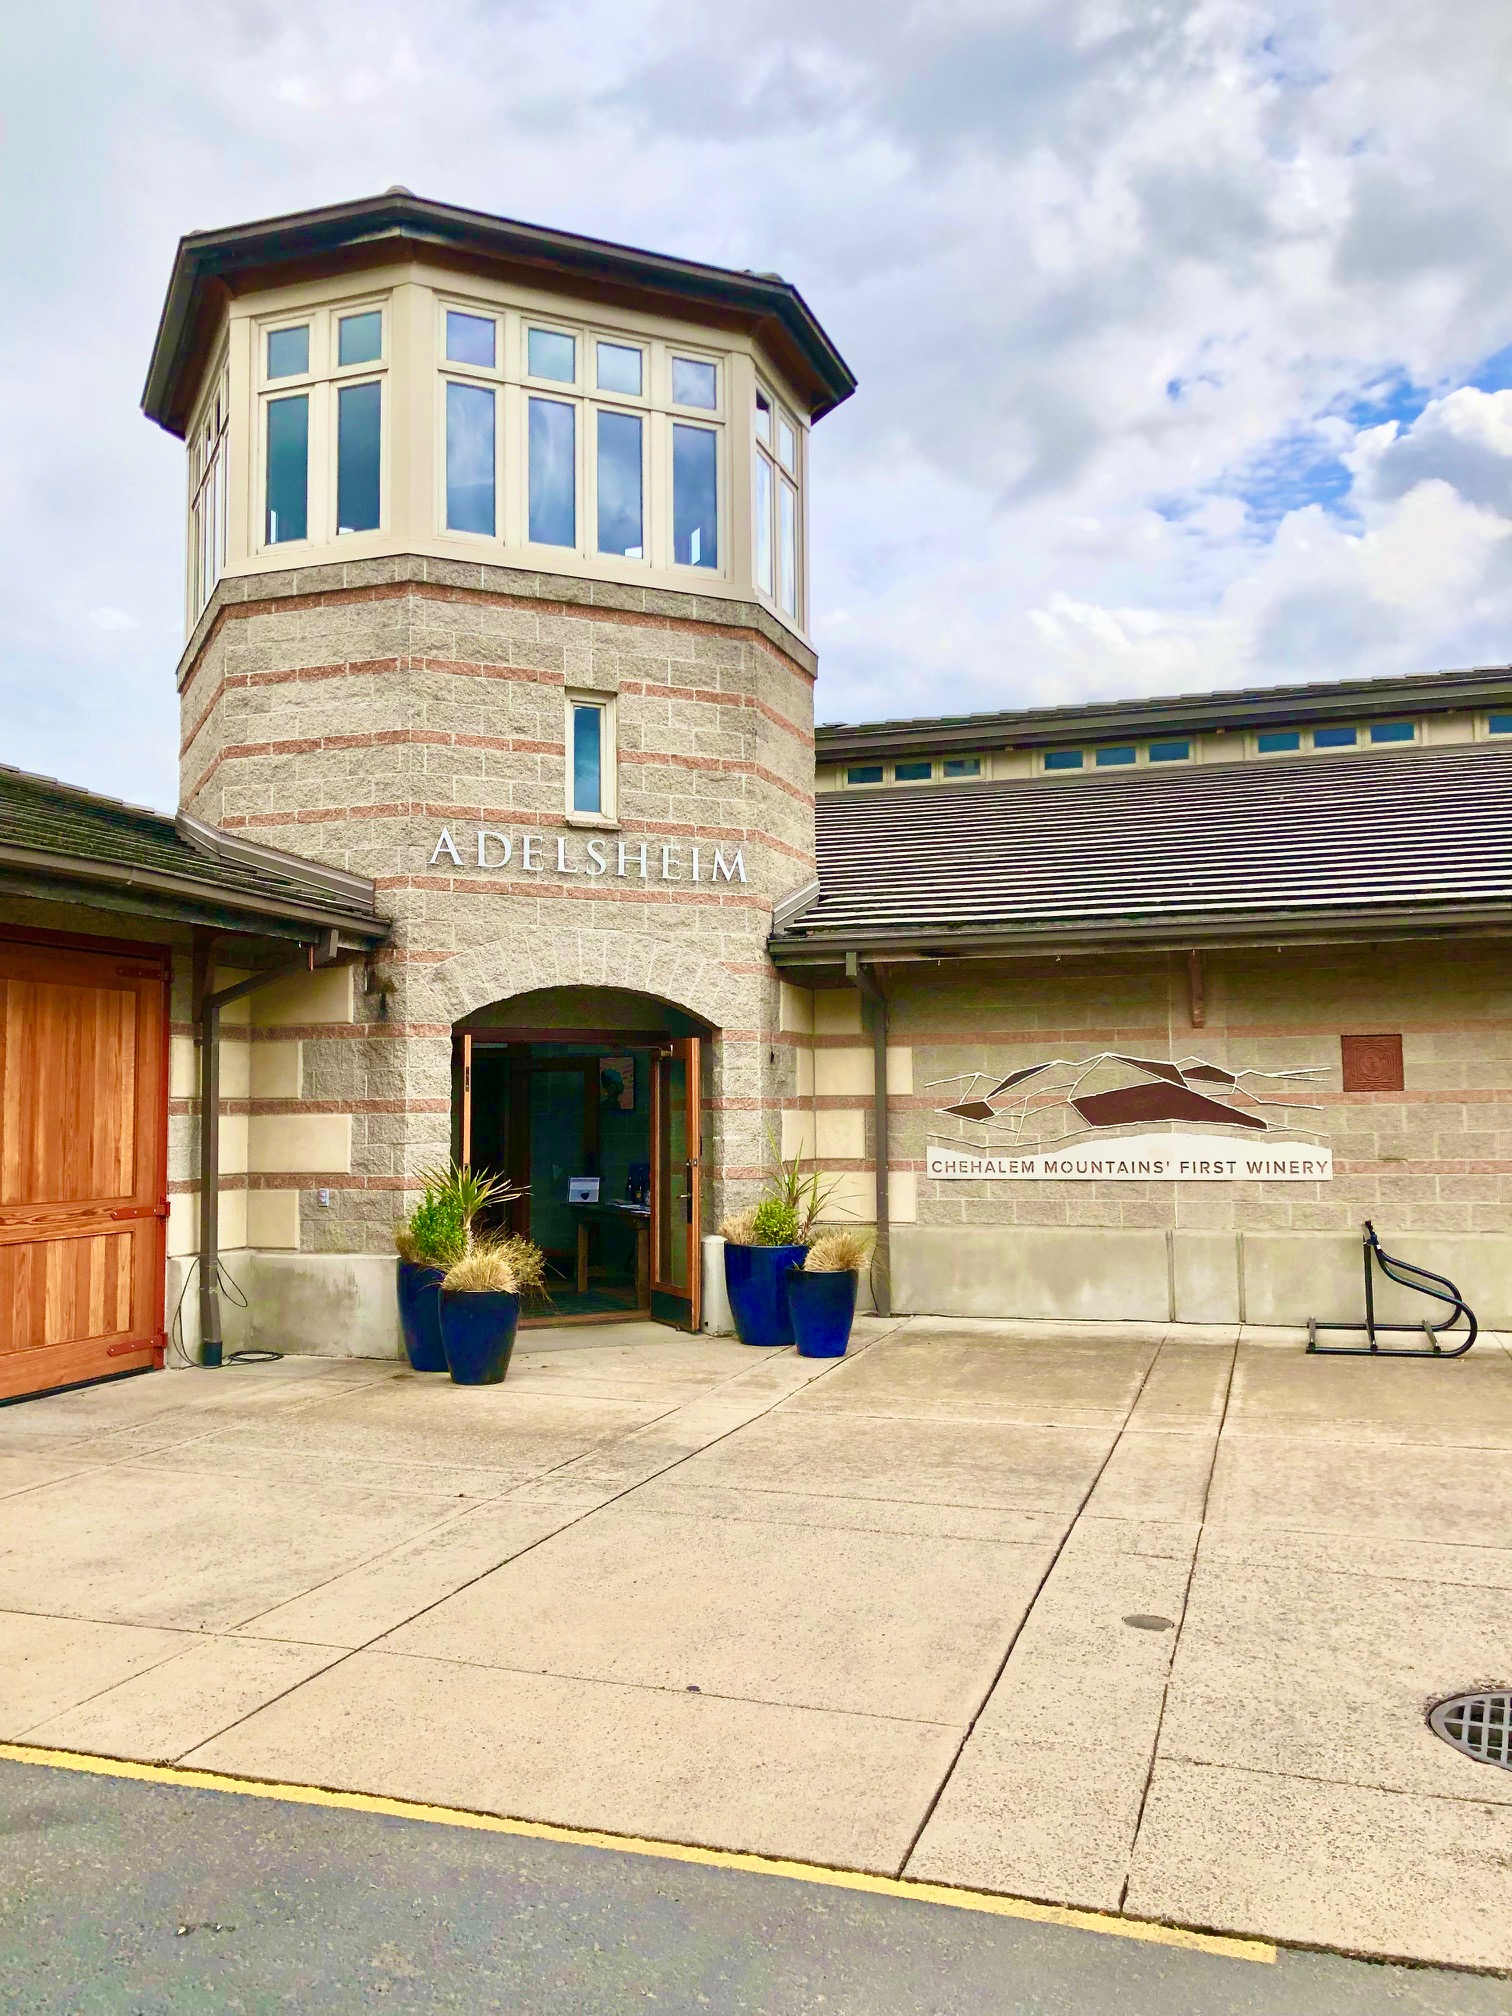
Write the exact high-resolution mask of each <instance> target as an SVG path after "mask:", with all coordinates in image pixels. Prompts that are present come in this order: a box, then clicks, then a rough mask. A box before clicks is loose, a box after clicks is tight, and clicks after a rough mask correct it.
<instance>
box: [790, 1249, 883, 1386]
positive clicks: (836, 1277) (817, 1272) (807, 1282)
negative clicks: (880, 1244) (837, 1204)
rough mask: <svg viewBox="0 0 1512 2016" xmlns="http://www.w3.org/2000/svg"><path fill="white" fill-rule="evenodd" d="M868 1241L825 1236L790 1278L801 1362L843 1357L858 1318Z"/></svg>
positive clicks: (793, 1317)
mask: <svg viewBox="0 0 1512 2016" xmlns="http://www.w3.org/2000/svg"><path fill="white" fill-rule="evenodd" d="M870 1250H871V1247H870V1242H869V1241H868V1240H867V1239H866V1238H865V1237H864V1236H863V1235H862V1234H861V1233H859V1232H849V1231H843V1230H842V1231H838V1232H825V1233H823V1234H822V1235H821V1236H820V1237H819V1238H818V1239H816V1240H815V1241H814V1243H813V1245H812V1246H810V1247H809V1249H808V1252H807V1253H806V1254H805V1256H804V1259H803V1262H802V1265H801V1266H795V1267H794V1268H793V1270H792V1272H791V1273H790V1274H789V1275H788V1277H787V1291H788V1308H789V1310H790V1312H791V1314H792V1319H793V1336H794V1339H795V1340H796V1342H797V1345H798V1355H799V1357H800V1358H843V1357H844V1356H845V1349H846V1346H847V1345H848V1344H849V1343H850V1333H851V1324H852V1323H853V1322H854V1321H855V1319H856V1288H857V1285H858V1277H859V1274H860V1270H861V1268H862V1266H863V1265H864V1264H865V1261H866V1257H867V1254H868V1253H869V1252H870Z"/></svg>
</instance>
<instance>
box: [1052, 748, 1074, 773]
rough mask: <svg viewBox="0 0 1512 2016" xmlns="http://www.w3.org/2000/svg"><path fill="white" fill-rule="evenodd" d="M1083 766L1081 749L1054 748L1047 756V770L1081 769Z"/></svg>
mask: <svg viewBox="0 0 1512 2016" xmlns="http://www.w3.org/2000/svg"><path fill="white" fill-rule="evenodd" d="M1081 767H1082V752H1081V751H1080V749H1052V750H1050V752H1049V753H1048V755H1047V756H1046V757H1045V768H1046V769H1047V770H1080V768H1081Z"/></svg>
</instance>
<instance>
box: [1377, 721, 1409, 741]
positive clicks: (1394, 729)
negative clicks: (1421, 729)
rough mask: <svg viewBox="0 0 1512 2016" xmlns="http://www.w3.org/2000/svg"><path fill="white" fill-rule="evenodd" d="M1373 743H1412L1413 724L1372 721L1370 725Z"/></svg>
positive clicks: (1407, 722)
mask: <svg viewBox="0 0 1512 2016" xmlns="http://www.w3.org/2000/svg"><path fill="white" fill-rule="evenodd" d="M1370 739H1371V741H1372V742H1410V741H1411V740H1412V723H1411V722H1410V721H1372V722H1371V724H1370Z"/></svg>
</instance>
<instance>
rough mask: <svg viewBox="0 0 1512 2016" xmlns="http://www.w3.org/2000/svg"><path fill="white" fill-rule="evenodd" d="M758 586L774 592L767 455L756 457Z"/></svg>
mask: <svg viewBox="0 0 1512 2016" xmlns="http://www.w3.org/2000/svg"><path fill="white" fill-rule="evenodd" d="M755 518H756V586H757V587H758V588H759V589H760V590H761V591H762V593H763V594H764V595H770V594H771V592H772V465H771V463H770V462H768V460H767V458H766V457H765V455H758V456H757V457H756V502H755Z"/></svg>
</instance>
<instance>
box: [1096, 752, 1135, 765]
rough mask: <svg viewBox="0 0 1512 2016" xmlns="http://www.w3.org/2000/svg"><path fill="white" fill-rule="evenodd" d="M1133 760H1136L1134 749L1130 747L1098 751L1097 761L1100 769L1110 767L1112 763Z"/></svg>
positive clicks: (1130, 761)
mask: <svg viewBox="0 0 1512 2016" xmlns="http://www.w3.org/2000/svg"><path fill="white" fill-rule="evenodd" d="M1133 761H1134V751H1133V750H1132V749H1129V748H1120V749H1099V750H1098V752H1097V763H1098V768H1099V769H1104V770H1105V769H1107V768H1108V766H1109V765H1110V764H1116V763H1132V762H1133Z"/></svg>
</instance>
